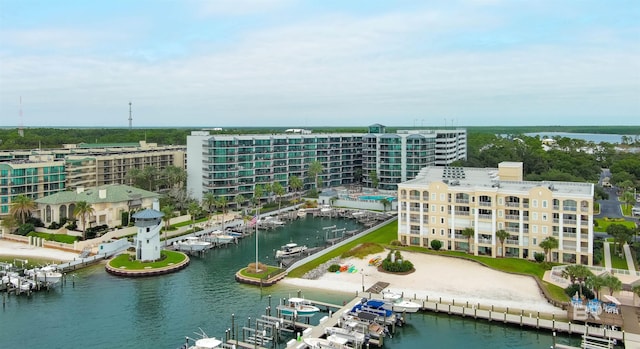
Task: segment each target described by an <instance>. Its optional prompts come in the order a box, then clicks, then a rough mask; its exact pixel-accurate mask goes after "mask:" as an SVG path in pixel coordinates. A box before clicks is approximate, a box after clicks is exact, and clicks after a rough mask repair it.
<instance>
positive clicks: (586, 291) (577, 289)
mask: <svg viewBox="0 0 640 349" xmlns="http://www.w3.org/2000/svg"><path fill="white" fill-rule="evenodd" d="M576 292H577V293H580V285H578V284H571V285H569V286H567V288H565V289H564V293H566V294H567V296H569V297H573V296H574V295H575V294H576ZM582 294H583V295H584V296H585V297H587V299H593V298H594V297H595V295H594V294H593V291H591V290H590V289H589V288H587V287H584V286H582Z"/></svg>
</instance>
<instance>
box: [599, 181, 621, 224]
mask: <svg viewBox="0 0 640 349" xmlns="http://www.w3.org/2000/svg"><path fill="white" fill-rule="evenodd" d="M605 191H606V192H607V193H608V194H609V199H607V200H598V203H599V204H600V213H599V214H597V215H595V218H604V217H609V218H621V217H622V211H621V210H620V202H619V201H618V195H617V194H616V189H615V188H605Z"/></svg>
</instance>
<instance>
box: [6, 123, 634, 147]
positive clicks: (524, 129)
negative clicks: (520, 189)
mask: <svg viewBox="0 0 640 349" xmlns="http://www.w3.org/2000/svg"><path fill="white" fill-rule="evenodd" d="M422 128H426V126H425V127H402V126H389V127H387V132H395V131H396V130H407V129H422ZM460 128H462V127H460ZM201 129H202V128H195V127H194V128H149V129H142V128H134V129H132V130H129V129H126V128H26V129H25V130H24V137H20V136H19V135H18V130H17V129H16V128H13V129H9V128H4V129H0V150H14V149H37V148H60V147H62V145H63V144H69V143H71V144H74V143H75V144H78V143H133V142H138V141H141V140H146V141H147V142H149V143H158V144H161V145H184V144H186V141H187V135H189V134H190V133H191V131H192V130H201ZM286 129H287V128H286V127H273V128H268V127H228V128H224V129H223V130H222V131H210V132H211V133H212V134H269V133H281V132H284V130H286ZM307 129H310V130H312V131H313V132H315V133H332V132H333V133H365V132H367V126H362V127H307ZM435 129H446V128H445V127H436V128H435ZM466 129H467V131H468V133H469V135H473V134H511V135H516V134H523V133H530V132H545V131H548V132H552V131H553V132H575V133H602V134H627V135H628V134H632V135H636V134H640V126H517V127H506V126H483V127H466Z"/></svg>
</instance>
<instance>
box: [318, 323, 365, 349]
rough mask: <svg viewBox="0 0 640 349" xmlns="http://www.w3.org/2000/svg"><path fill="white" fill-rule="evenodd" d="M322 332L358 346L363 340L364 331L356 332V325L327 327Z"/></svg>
mask: <svg viewBox="0 0 640 349" xmlns="http://www.w3.org/2000/svg"><path fill="white" fill-rule="evenodd" d="M324 333H325V334H327V335H329V337H332V338H335V339H337V340H340V341H344V342H345V343H349V344H352V345H353V346H354V347H360V346H362V344H364V342H365V335H364V333H363V332H358V331H357V330H356V327H353V328H349V327H347V328H342V327H327V328H325V329H324Z"/></svg>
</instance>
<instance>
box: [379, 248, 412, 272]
mask: <svg viewBox="0 0 640 349" xmlns="http://www.w3.org/2000/svg"><path fill="white" fill-rule="evenodd" d="M392 254H393V257H395V258H394V260H393V261H392V260H391V256H392ZM382 269H384V270H385V271H388V272H392V273H404V272H408V271H411V270H413V263H411V262H409V261H407V260H404V259H403V258H402V255H401V254H400V251H395V252H394V251H391V252H389V254H388V255H387V258H385V259H384V260H383V261H382Z"/></svg>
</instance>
